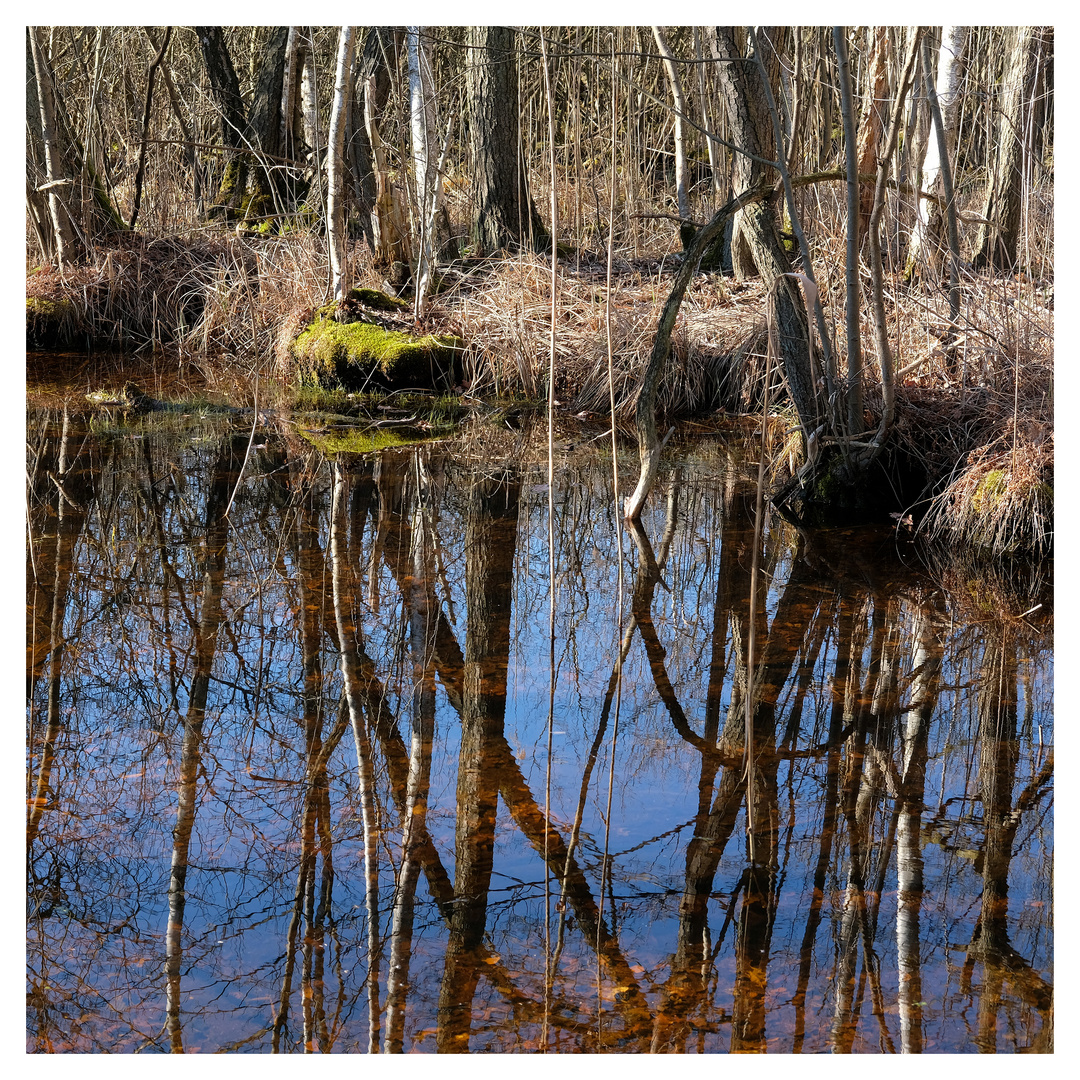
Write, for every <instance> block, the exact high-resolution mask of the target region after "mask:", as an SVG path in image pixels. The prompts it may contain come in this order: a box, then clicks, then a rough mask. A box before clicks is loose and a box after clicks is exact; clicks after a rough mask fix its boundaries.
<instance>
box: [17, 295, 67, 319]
mask: <svg viewBox="0 0 1080 1080" xmlns="http://www.w3.org/2000/svg"><path fill="white" fill-rule="evenodd" d="M74 314H75V306H74V305H73V304H72V302H71V301H70V300H47V299H46V298H45V297H43V296H28V297H27V298H26V317H27V318H30V316H35V317H37V318H41V319H57V320H59V319H66V318H68V317H70V316H72V315H74Z"/></svg>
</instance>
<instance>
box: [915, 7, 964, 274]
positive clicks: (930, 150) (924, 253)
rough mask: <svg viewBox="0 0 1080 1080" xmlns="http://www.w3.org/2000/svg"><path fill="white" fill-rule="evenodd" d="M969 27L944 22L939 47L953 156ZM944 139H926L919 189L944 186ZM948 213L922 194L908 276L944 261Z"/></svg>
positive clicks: (940, 89) (942, 103)
mask: <svg viewBox="0 0 1080 1080" xmlns="http://www.w3.org/2000/svg"><path fill="white" fill-rule="evenodd" d="M967 37H968V27H966V26H943V27H942V28H941V48H940V49H939V50H938V69H937V83H936V87H935V92H936V94H937V100H938V108H939V109H940V110H941V122H942V126H943V128H944V142H945V147H946V155H947V156H951V155H952V154H953V152H954V147H955V145H956V121H957V118H958V116H959V115H960V80H961V76H962V75H963V65H962V58H963V55H964V46H965V44H966V42H967ZM940 145H941V140H939V139H938V138H936V137H934V133H933V132H931V137H930V138H928V139H927V140H926V150H925V152H924V154H923V160H922V178H921V180H920V181H919V190H920V191H925V192H928V193H929V194H931V195H937V194H939V193H940V190H941V184H940V181H941V167H942V162H943V161H944V160H945V159H943V158H942V155H941V150H940ZM943 222H944V216H943V213H942V207H941V204H940V203H932V202H930V201H929V200H927V199H922V198H920V199H919V201H918V216H917V217H916V219H915V225H914V228H913V229H912V233H911V241H910V243H909V244H908V256H907V276H908V277H909V278H910V277H912V276H913V275H915V274H918V272H919V267H920V263H922V262H926V263H928V264H930V265H934V266H936V265H938V264H939V263H940V259H941V254H940V249H941V235H942V224H943Z"/></svg>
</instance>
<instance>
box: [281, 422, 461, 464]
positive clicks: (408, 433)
mask: <svg viewBox="0 0 1080 1080" xmlns="http://www.w3.org/2000/svg"><path fill="white" fill-rule="evenodd" d="M297 430H298V431H299V433H300V435H302V436H303V438H305V439H307V441H308V442H309V443H311V445H312V446H314V447H315V448H316V449H317V450H319V451H320V452H321V453H323V454H325V455H326V456H327V457H335V456H337V455H338V454H373V453H377V452H378V451H380V450H390V449H393V448H394V447H395V446H415V445H417V444H418V443H426V442H434V441H435V440H437V439H439V438H441V437H442V436H441V435H433V434H430V433H424V434H422V433H420V432H419V431H417V429H416V428H375V427H364V428H349V429H346V430H344V431H328V432H326V433H316V432H311V431H304V430H302V429H297Z"/></svg>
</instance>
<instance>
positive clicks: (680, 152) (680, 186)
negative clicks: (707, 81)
mask: <svg viewBox="0 0 1080 1080" xmlns="http://www.w3.org/2000/svg"><path fill="white" fill-rule="evenodd" d="M652 32H653V37H654V38H655V39H656V47H657V49H659V51H660V55H661V56H662V57H663V58H664V71H665V73H666V74H667V79H668V85H669V86H670V87H671V96H672V98H673V99H674V101H675V190H676V193H677V199H678V204H679V217H681V218H682V219H683V220H684V221H688V220H689V219H690V196H689V195H688V193H687V190H686V140H685V139H684V137H683V117H684V116H685V115H686V99H685V98H684V97H683V91H682V80H681V79H680V78H679V69H678V67H677V66H676V64H675V57H674V56H673V55H672V52H671V49H670V47H669V46H668V43H667V39H666V38H665V37H664V31H663V30H662V29H661V28H660V27H659V26H654V27H653V28H652Z"/></svg>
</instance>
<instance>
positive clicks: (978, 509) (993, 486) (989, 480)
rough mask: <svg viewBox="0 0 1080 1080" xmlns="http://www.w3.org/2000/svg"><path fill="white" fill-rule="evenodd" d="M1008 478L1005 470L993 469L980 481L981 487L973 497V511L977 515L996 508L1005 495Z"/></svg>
mask: <svg viewBox="0 0 1080 1080" xmlns="http://www.w3.org/2000/svg"><path fill="white" fill-rule="evenodd" d="M1007 485H1008V478H1007V477H1006V475H1005V470H1004V469H991V470H990V471H989V472H988V473H987V474H986V475H985V476H984V477H983V478H982V480H980V481H979V486H978V487H977V488H976V489H975V491H974V493H973V494H972V496H971V509H972V510H974V511H975V513H977V514H982V513H985V512H986V511H988V510H991V509H992V508H993V507H994V504H995V503H997V502H998V500H1000V498H1001V496H1002V495H1003V494H1004V493H1005V488H1006V487H1007Z"/></svg>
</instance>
